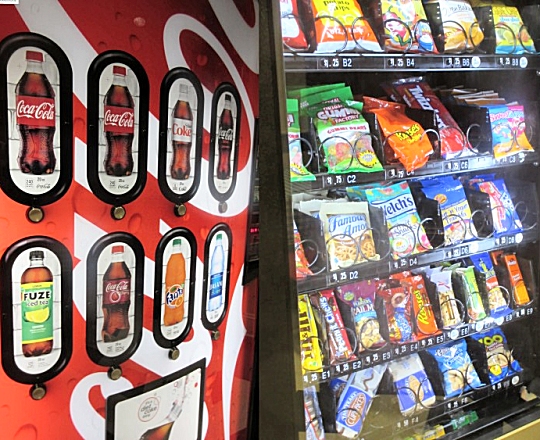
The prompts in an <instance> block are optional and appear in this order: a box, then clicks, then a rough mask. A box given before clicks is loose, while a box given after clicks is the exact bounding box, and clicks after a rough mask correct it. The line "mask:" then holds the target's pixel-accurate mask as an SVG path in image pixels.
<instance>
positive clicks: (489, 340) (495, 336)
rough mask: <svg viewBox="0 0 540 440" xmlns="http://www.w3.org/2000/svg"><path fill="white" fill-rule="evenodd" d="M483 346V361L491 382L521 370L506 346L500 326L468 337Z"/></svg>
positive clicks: (498, 380)
mask: <svg viewBox="0 0 540 440" xmlns="http://www.w3.org/2000/svg"><path fill="white" fill-rule="evenodd" d="M470 338H471V339H472V340H474V341H476V342H478V343H479V344H481V346H482V347H483V348H484V350H483V351H484V354H485V362H486V364H487V369H488V373H489V381H490V383H491V384H494V383H497V382H500V381H501V380H503V379H504V378H506V377H507V376H509V375H512V374H514V373H518V372H520V371H521V367H520V366H519V363H518V362H517V361H516V360H515V359H514V357H513V356H512V351H511V350H510V349H509V348H508V343H507V341H506V336H505V335H504V333H503V331H502V329H501V328H500V327H495V328H492V329H490V330H487V331H485V332H482V333H475V334H473V335H472V336H471V337H470Z"/></svg>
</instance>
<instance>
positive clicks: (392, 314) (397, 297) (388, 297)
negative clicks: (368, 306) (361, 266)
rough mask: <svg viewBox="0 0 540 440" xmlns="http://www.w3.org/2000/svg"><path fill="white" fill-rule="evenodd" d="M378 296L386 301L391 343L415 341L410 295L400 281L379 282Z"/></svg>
mask: <svg viewBox="0 0 540 440" xmlns="http://www.w3.org/2000/svg"><path fill="white" fill-rule="evenodd" d="M377 295H378V296H380V297H381V298H382V299H383V300H384V306H385V311H386V319H387V321H388V332H389V338H390V342H391V343H394V344H395V343H397V344H400V343H403V342H411V341H414V340H415V337H414V334H413V326H412V321H411V295H410V293H409V292H407V291H405V289H404V288H403V286H402V285H401V284H400V282H399V280H393V279H387V280H381V281H378V282H377Z"/></svg>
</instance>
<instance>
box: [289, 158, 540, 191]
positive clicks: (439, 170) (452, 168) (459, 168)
mask: <svg viewBox="0 0 540 440" xmlns="http://www.w3.org/2000/svg"><path fill="white" fill-rule="evenodd" d="M539 159H540V156H539V154H538V153H537V152H530V153H519V154H516V155H513V156H509V157H504V158H501V159H495V158H494V157H493V156H492V155H475V156H471V157H466V158H456V159H451V160H434V161H429V162H427V163H426V165H424V166H423V167H422V168H420V169H418V170H415V171H411V172H408V171H406V170H405V168H403V166H401V165H399V164H393V165H386V166H385V167H384V171H381V172H376V173H360V172H358V173H344V174H329V173H321V174H317V175H316V176H315V177H316V180H314V181H311V182H293V183H292V189H293V193H298V192H307V191H314V190H319V189H325V188H336V187H344V186H349V185H359V184H363V183H370V182H377V181H382V180H386V181H398V180H403V179H407V178H411V177H424V176H437V175H445V174H448V173H452V174H456V173H466V172H474V171H485V170H488V169H497V168H505V167H509V166H519V165H526V164H537V163H538V161H539Z"/></svg>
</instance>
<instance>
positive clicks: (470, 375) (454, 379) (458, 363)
mask: <svg viewBox="0 0 540 440" xmlns="http://www.w3.org/2000/svg"><path fill="white" fill-rule="evenodd" d="M426 351H427V352H428V353H429V354H430V355H431V356H433V358H434V359H435V360H436V361H437V365H438V367H439V371H440V373H441V375H442V379H443V390H444V395H445V397H446V398H449V397H456V396H460V395H461V394H463V393H464V392H466V391H469V390H470V389H477V388H480V387H482V386H483V385H484V384H483V383H482V382H481V381H480V378H479V377H478V373H477V372H476V370H475V369H474V365H473V363H472V361H471V357H470V356H469V353H468V352H467V343H466V342H465V340H464V339H461V340H459V341H457V342H451V343H448V344H443V345H439V346H437V347H433V348H427V349H426Z"/></svg>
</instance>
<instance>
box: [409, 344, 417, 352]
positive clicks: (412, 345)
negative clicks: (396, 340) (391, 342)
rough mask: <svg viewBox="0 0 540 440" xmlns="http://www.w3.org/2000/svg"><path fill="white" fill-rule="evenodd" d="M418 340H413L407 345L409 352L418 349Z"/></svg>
mask: <svg viewBox="0 0 540 440" xmlns="http://www.w3.org/2000/svg"><path fill="white" fill-rule="evenodd" d="M419 348H420V347H419V345H418V342H414V343H412V344H411V345H409V350H410V352H411V353H416V352H417V351H418V350H419Z"/></svg>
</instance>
